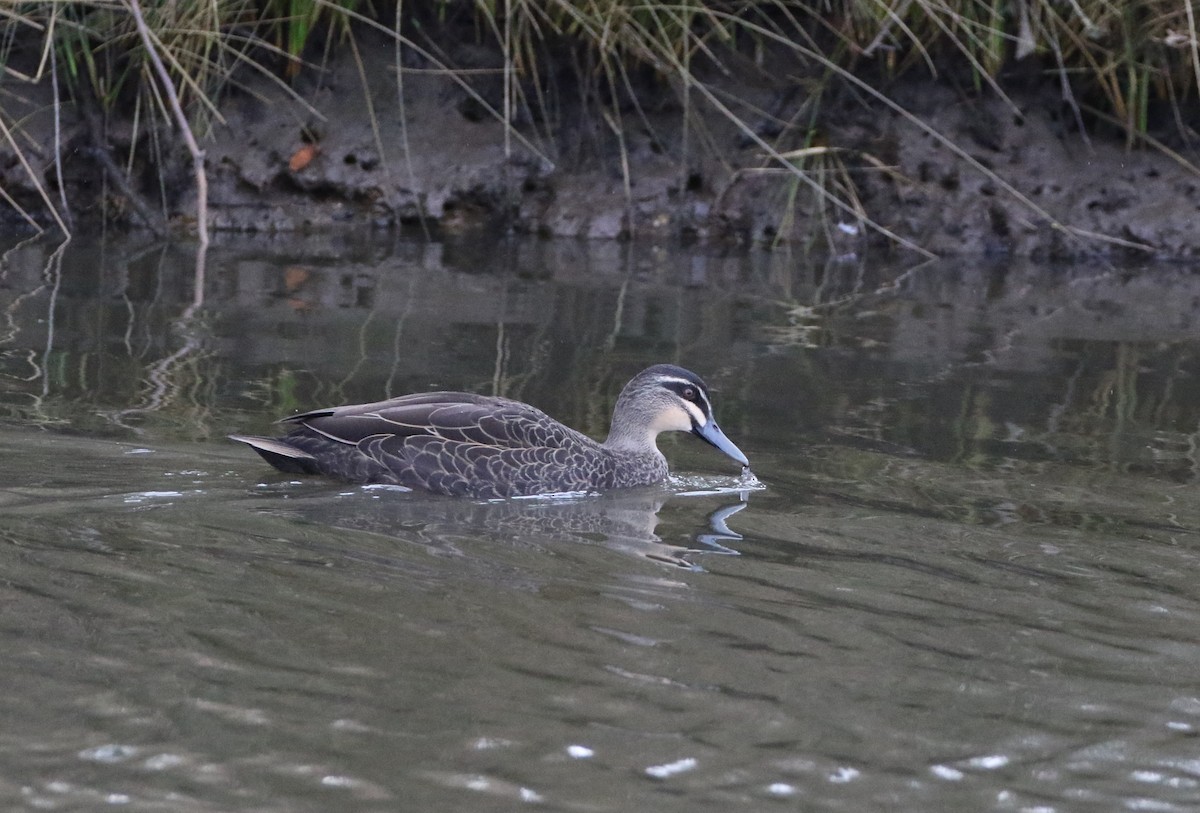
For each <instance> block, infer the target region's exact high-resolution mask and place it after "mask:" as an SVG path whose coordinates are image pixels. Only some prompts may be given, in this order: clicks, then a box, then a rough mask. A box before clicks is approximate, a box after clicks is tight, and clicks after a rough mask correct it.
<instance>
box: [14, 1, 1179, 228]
mask: <svg viewBox="0 0 1200 813" xmlns="http://www.w3.org/2000/svg"><path fill="white" fill-rule="evenodd" d="M1196 6H1197V4H1196V2H1195V0H1142V1H1141V2H1118V1H1117V0H1023V2H1022V1H1020V0H757V1H756V0H724V1H721V0H674V2H659V1H658V0H654V1H651V0H641V1H640V2H639V1H638V0H438V1H437V2H424V3H414V2H411V0H409V2H405V0H394V2H367V0H209V1H208V2H201V0H175V1H174V2H161V1H160V0H145V2H143V3H142V4H141V5H140V6H139V4H138V2H137V0H82V1H81V2H72V3H65V2H57V1H55V0H43V1H42V2H36V1H35V2H27V3H21V4H14V5H8V6H3V7H0V68H2V69H3V74H2V76H0V139H2V141H3V143H4V144H5V145H6V147H7V152H8V153H9V154H11V155H12V156H14V160H15V165H14V166H11V167H9V168H8V169H7V173H8V176H9V178H10V181H11V180H12V179H14V178H16V179H19V180H20V183H17V184H14V183H11V182H10V183H8V184H5V186H6V187H8V188H0V200H2V201H3V204H4V205H7V206H8V207H11V209H12V210H13V211H14V212H16V213H18V215H19V216H20V217H21V218H23V219H24V220H25V221H27V222H28V223H29V224H30V225H31V226H32V227H34V228H37V229H41V228H44V227H45V226H46V225H47V224H52V225H54V226H55V227H57V228H58V229H59V230H61V231H63V232H67V233H69V232H70V230H71V228H72V225H73V223H74V222H75V220H76V219H77V218H78V216H79V215H80V214H81V212H82V210H84V209H91V208H94V207H93V202H90V201H83V200H79V199H77V198H76V197H75V196H76V194H77V190H76V188H75V187H74V186H72V184H71V182H70V177H71V175H72V173H73V172H77V171H78V167H76V166H72V162H73V161H75V160H77V159H75V158H72V156H71V155H70V154H69V153H70V152H71V150H68V149H67V147H68V140H69V137H68V135H67V134H66V130H65V128H64V124H63V123H64V122H65V121H68V120H81V121H83V122H84V123H85V130H86V134H85V136H84V137H83V141H84V142H85V144H86V149H85V151H84V152H85V153H87V154H91V155H94V156H95V157H97V158H98V159H99V160H98V162H97V163H98V165H99V166H101V167H102V168H103V178H104V183H105V190H106V191H105V192H104V193H103V194H101V195H99V198H98V201H97V203H98V204H99V206H100V207H101V208H102V209H103V210H104V217H106V218H107V219H111V220H125V221H128V222H131V223H135V224H139V225H144V226H147V227H150V228H154V229H158V230H164V231H165V230H166V229H167V228H168V227H169V225H168V224H167V223H166V222H165V221H166V212H167V211H168V210H169V208H170V198H171V189H172V187H173V186H174V179H172V178H170V177H168V170H167V169H159V170H158V171H157V174H158V177H157V181H156V182H155V183H147V181H146V176H147V168H150V167H157V168H164V167H169V166H171V165H172V162H171V160H170V155H171V154H172V151H173V144H174V142H173V140H172V139H173V136H171V133H173V132H174V133H180V134H182V135H183V136H184V137H185V138H190V137H192V134H193V133H194V142H195V144H196V145H197V146H196V149H194V150H193V157H194V158H197V151H198V150H200V149H202V143H203V139H204V136H205V134H206V133H207V132H208V130H209V128H211V127H212V126H214V125H219V124H220V123H221V122H222V114H221V109H222V102H223V100H224V99H225V98H227V97H228V95H229V94H230V93H234V92H238V91H239V89H240V88H242V86H243V83H244V80H245V78H246V77H247V76H248V75H250V74H260V75H266V76H270V77H272V78H273V79H274V81H276V82H277V83H278V84H279V86H280V87H284V88H289V89H290V88H292V87H294V86H296V84H295V83H296V80H297V79H298V78H299V77H302V76H304V75H305V74H306V72H316V71H318V70H319V67H318V63H320V62H322V61H323V60H325V59H327V58H329V57H330V56H331V55H334V54H336V53H337V52H338V51H339V50H342V51H346V52H347V53H350V54H352V55H353V56H354V57H355V58H357V56H358V48H359V47H363V46H362V45H360V41H361V40H362V38H363V36H364V35H365V34H366V33H367V32H371V34H370V36H371V37H372V38H373V39H372V40H371V42H372V43H377V42H378V39H379V37H380V35H382V36H384V37H387V38H389V39H390V40H391V42H392V43H393V44H394V46H395V49H396V54H397V56H396V61H397V66H398V67H400V66H402V65H403V64H404V59H406V58H407V59H410V60H411V59H416V60H418V61H420V62H421V63H422V65H423V69H425V70H429V69H433V70H438V71H442V72H444V74H445V75H447V76H449V77H451V78H452V79H453V80H454V81H455V82H457V83H458V84H459V85H460V86H461V87H462V88H464V89H465V90H466V91H467V92H468V93H470V94H472V95H473V97H474V98H475V99H476V100H477V102H478V104H479V107H480V109H481V110H483V111H484V114H485V115H489V116H493V117H495V118H496V119H498V120H500V121H503V122H505V123H506V125H507V126H506V127H505V128H504V133H505V145H506V148H507V149H509V150H511V149H512V144H513V143H514V142H521V143H523V144H525V145H526V146H527V147H528V148H530V149H533V150H536V151H538V152H540V153H542V154H543V155H546V153H548V152H552V151H553V149H555V148H553V147H547V146H546V145H554V144H560V145H561V139H560V138H559V137H558V136H559V132H560V129H561V127H562V126H563V125H564V124H566V123H568V122H567V119H568V118H569V117H570V116H578V117H582V118H583V119H584V120H585V121H586V122H589V123H590V125H591V126H590V127H583V128H579V129H580V131H582V132H592V133H594V134H595V135H594V136H593V138H594V139H595V140H596V142H597V143H598V144H600V143H608V144H611V145H615V151H616V153H617V154H618V155H619V156H620V161H619V166H620V167H621V171H622V173H623V175H624V178H625V188H626V194H627V196H628V197H629V200H630V205H631V206H632V194H631V191H630V190H631V187H632V177H631V175H632V172H633V169H632V167H631V165H630V163H629V161H628V149H627V145H626V143H625V140H624V139H625V134H626V133H628V132H629V131H630V129H631V128H640V129H644V130H647V131H653V125H652V119H654V118H655V116H654V115H652V113H653V111H651V110H649V109H648V102H647V101H646V100H648V99H651V98H656V97H661V96H662V93H663V91H664V90H668V91H670V93H671V94H672V99H673V100H674V101H673V104H674V107H673V109H675V110H677V111H678V115H679V116H680V117H681V118H682V122H683V123H684V127H683V134H684V135H683V139H682V143H680V144H678V145H677V146H676V150H677V153H678V154H677V155H676V156H675V157H676V158H677V160H678V161H679V162H680V166H681V174H682V173H684V172H686V166H687V164H688V161H689V160H690V157H691V156H690V155H689V153H692V152H694V151H696V150H702V149H712V148H711V147H705V145H706V144H709V143H712V138H711V137H710V134H707V133H706V132H705V131H704V130H703V128H702V127H701V125H700V124H698V122H701V121H703V118H702V117H700V116H698V115H696V113H697V112H698V111H699V110H700V109H701V108H704V107H707V108H710V109H712V110H715V111H716V112H717V114H718V115H719V116H720V117H723V119H724V120H725V121H727V123H729V124H730V125H732V126H733V127H734V128H735V129H736V130H738V131H740V132H742V133H743V135H744V137H745V138H746V139H748V140H749V141H750V142H753V143H754V144H755V145H756V146H757V147H758V148H759V152H760V154H761V156H762V161H763V164H762V165H761V166H760V167H755V168H753V169H755V170H761V171H767V172H772V173H778V174H780V175H783V176H785V177H787V178H790V179H791V183H792V184H793V185H794V187H795V190H798V189H807V190H809V192H810V193H811V195H812V196H814V198H815V200H816V201H817V204H816V206H815V209H816V210H818V211H821V212H824V213H826V215H825V217H824V219H823V220H821V222H820V223H819V228H820V229H823V230H826V231H827V230H828V229H829V228H830V225H829V224H830V222H832V219H834V218H836V219H838V220H840V221H846V220H848V221H850V222H854V223H860V224H862V225H863V226H864V227H867V228H872V229H875V230H876V231H879V232H881V233H883V234H886V235H887V236H889V237H890V238H891V239H893V240H897V241H900V242H904V241H903V238H901V237H900V236H899V235H895V234H892V233H890V232H888V231H887V229H886V228H884V227H883V226H882V225H881V224H879V223H874V222H872V221H871V220H870V218H869V217H868V216H867V214H866V213H865V211H864V209H863V207H862V205H861V203H860V202H859V200H858V198H857V195H856V191H855V188H854V182H853V177H854V170H855V169H857V168H869V169H870V168H874V169H877V168H878V165H879V164H880V162H879V161H878V160H877V159H875V158H874V157H873V156H869V155H854V154H853V153H851V152H847V151H842V150H841V149H840V147H839V145H836V144H827V143H826V139H827V137H828V133H827V130H826V128H825V126H824V118H823V117H824V111H825V108H826V103H825V100H826V99H827V98H834V97H835V95H836V94H839V93H845V92H846V91H848V90H849V91H851V92H854V93H860V94H865V95H867V96H874V97H875V98H876V100H877V101H880V102H881V103H884V104H888V105H890V106H891V107H892V108H893V109H899V108H898V106H897V105H895V103H894V102H891V101H890V99H889V98H888V97H887V90H886V89H887V88H888V86H889V85H890V83H892V82H894V81H896V80H897V79H899V78H901V77H904V76H907V75H914V74H921V75H931V76H935V77H945V76H951V77H955V78H961V79H962V80H965V81H966V82H967V83H968V84H969V85H970V86H971V87H973V88H974V89H975V90H976V91H977V92H979V93H987V94H994V95H996V96H997V97H999V98H1001V99H1005V100H1007V101H1008V103H1009V104H1011V105H1012V106H1013V107H1014V108H1015V107H1016V105H1015V104H1014V103H1013V102H1012V101H1011V100H1010V99H1009V96H1008V91H1007V88H1008V87H1010V86H1011V79H1010V77H1009V74H1010V73H1017V72H1023V73H1025V74H1026V75H1028V74H1030V73H1032V74H1033V75H1035V76H1036V77H1037V80H1038V81H1043V82H1052V83H1054V84H1055V86H1056V87H1059V88H1061V92H1062V96H1063V99H1064V103H1065V105H1066V106H1067V108H1068V109H1069V111H1070V114H1071V117H1072V119H1073V120H1074V121H1075V122H1076V124H1077V127H1078V132H1079V135H1080V137H1081V138H1084V139H1086V138H1088V137H1089V134H1092V136H1093V137H1094V134H1095V132H1097V128H1100V127H1105V128H1116V129H1117V130H1119V132H1120V133H1121V134H1122V136H1123V138H1124V139H1125V140H1126V142H1127V144H1128V145H1129V146H1130V147H1134V146H1147V147H1149V148H1151V149H1155V148H1161V149H1163V150H1165V151H1168V152H1169V153H1170V154H1172V155H1173V156H1175V157H1176V158H1177V159H1178V160H1181V161H1183V160H1184V159H1183V158H1182V156H1180V155H1179V153H1177V152H1171V150H1172V148H1171V147H1170V146H1169V145H1168V143H1167V142H1171V143H1172V144H1175V145H1177V146H1178V145H1180V144H1183V145H1192V144H1195V142H1196V141H1197V140H1200V136H1197V133H1196V132H1195V131H1194V130H1193V129H1191V128H1193V127H1195V126H1196V123H1195V120H1194V119H1193V120H1189V119H1188V116H1187V112H1186V111H1187V110H1188V106H1189V105H1192V106H1194V105H1195V104H1196V103H1197V101H1198V100H1200V40H1198V37H1197V20H1196V16H1197V8H1196ZM139 10H140V11H141V16H142V17H143V19H144V23H145V25H144V26H142V27H139V24H138V16H139V15H138V12H139ZM457 44H467V45H471V46H473V47H475V48H484V49H490V50H492V51H495V52H498V53H499V54H500V55H501V57H502V64H503V68H502V70H501V76H502V83H503V88H502V92H501V93H500V100H499V102H498V103H497V102H496V101H495V98H494V96H489V95H488V94H486V93H484V92H483V91H481V90H480V89H479V88H480V87H481V79H480V76H479V75H478V73H477V72H476V71H474V70H473V69H472V68H471V66H469V65H463V64H457V63H456V62H455V60H454V59H453V58H451V57H450V56H448V54H451V53H453V52H454V46H455V45H457ZM784 58H786V59H787V60H789V63H788V64H790V65H791V67H790V68H789V69H788V71H789V75H790V76H794V77H796V81H797V82H800V83H802V85H803V90H804V94H805V100H804V101H803V103H802V104H801V105H800V107H799V113H798V114H796V115H793V116H791V117H790V118H787V119H786V120H771V118H770V117H771V116H772V115H773V114H772V113H771V111H762V110H756V109H754V108H752V107H750V106H749V105H748V104H747V103H746V100H745V99H740V98H737V97H736V94H734V95H731V94H730V93H729V92H728V82H727V81H726V79H727V77H728V76H729V75H731V74H732V73H734V72H735V71H746V70H754V69H755V68H756V67H757V68H759V69H761V70H763V71H764V72H768V71H770V70H773V69H774V68H773V67H772V66H777V65H778V64H779V63H780V60H781V59H784ZM398 76H399V77H400V81H402V80H403V76H404V70H399V71H398ZM565 77H569V79H567V78H565ZM484 79H494V77H484ZM47 87H49V92H48V93H43V95H42V96H40V97H39V96H38V95H37V91H38V89H45V88H47ZM38 98H40V99H42V101H41V102H37V101H30V100H31V99H38ZM292 99H293V101H294V103H295V104H296V105H297V106H303V105H304V104H305V102H304V99H303V98H302V96H301V95H300V94H299V93H293V95H292ZM18 101H19V102H20V103H19V104H18V103H16V102H18ZM14 111H15V112H14ZM900 112H901V113H902V114H905V115H908V114H907V113H906V112H905V111H903V110H902V109H900ZM47 114H48V115H49V116H50V118H52V119H53V128H52V129H53V134H52V136H50V137H49V139H45V138H43V137H42V136H43V133H44V131H45V127H44V125H38V123H37V122H38V121H39V120H44V119H45V118H46V116H47ZM764 116H765V117H766V120H768V122H769V123H770V125H771V126H769V127H766V128H764V127H763V125H762V122H763V121H764ZM914 118H915V117H914ZM120 121H129V122H132V133H131V134H128V135H127V136H122V137H120V138H117V137H116V136H115V133H116V130H117V123H118V122H120ZM918 124H922V125H923V123H922V122H919V121H918ZM39 126H41V127H42V129H39ZM376 129H377V130H378V127H377V128H376ZM764 130H765V131H769V135H766V134H764ZM1164 133H1165V134H1166V135H1164ZM935 136H936V137H939V138H940V137H942V136H940V134H935ZM75 139H76V140H75V142H72V144H71V146H72V147H73V148H77V147H78V140H79V139H78V136H75ZM584 146H585V147H586V146H587V145H584ZM595 146H596V145H592V148H593V149H594V148H595ZM950 146H951V147H952V148H955V147H956V145H953V144H951V145H950ZM814 150H815V151H814ZM74 152H75V153H76V154H78V150H77V149H75V150H74ZM960 152H962V151H961V149H960ZM964 154H965V153H964ZM546 157H548V158H553V157H554V156H553V155H546ZM196 168H197V173H198V175H197V178H196V180H195V183H196V184H197V185H198V186H202V185H203V178H202V177H200V176H201V175H202V174H203V171H204V165H203V156H202V152H201V153H199V155H198V158H197V160H196ZM731 169H742V168H731ZM977 169H979V171H982V172H985V173H986V172H990V170H988V169H986V168H985V167H982V166H978V167H977ZM1193 169H1194V167H1193ZM150 174H153V173H150ZM999 180H1000V182H1001V184H1002V185H1003V180H1002V179H999ZM795 190H794V191H795ZM1012 191H1014V192H1015V190H1012ZM792 200H793V201H794V200H797V198H796V196H795V194H794V193H793V195H792ZM1023 203H1025V204H1026V205H1028V206H1030V207H1032V208H1033V210H1034V211H1035V213H1037V214H1039V215H1045V213H1044V212H1038V211H1037V210H1036V207H1035V206H1034V205H1033V204H1032V202H1030V201H1028V200H1025V201H1023ZM201 208H203V201H202V203H201ZM191 225H192V227H193V228H196V229H198V230H199V231H200V232H201V234H202V236H203V235H204V234H206V228H205V227H204V212H203V211H200V212H198V213H197V220H196V221H195V222H194V223H193V224H191ZM1063 228H1064V229H1069V227H1067V226H1065V225H1064V226H1063ZM914 248H919V247H914Z"/></svg>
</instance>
